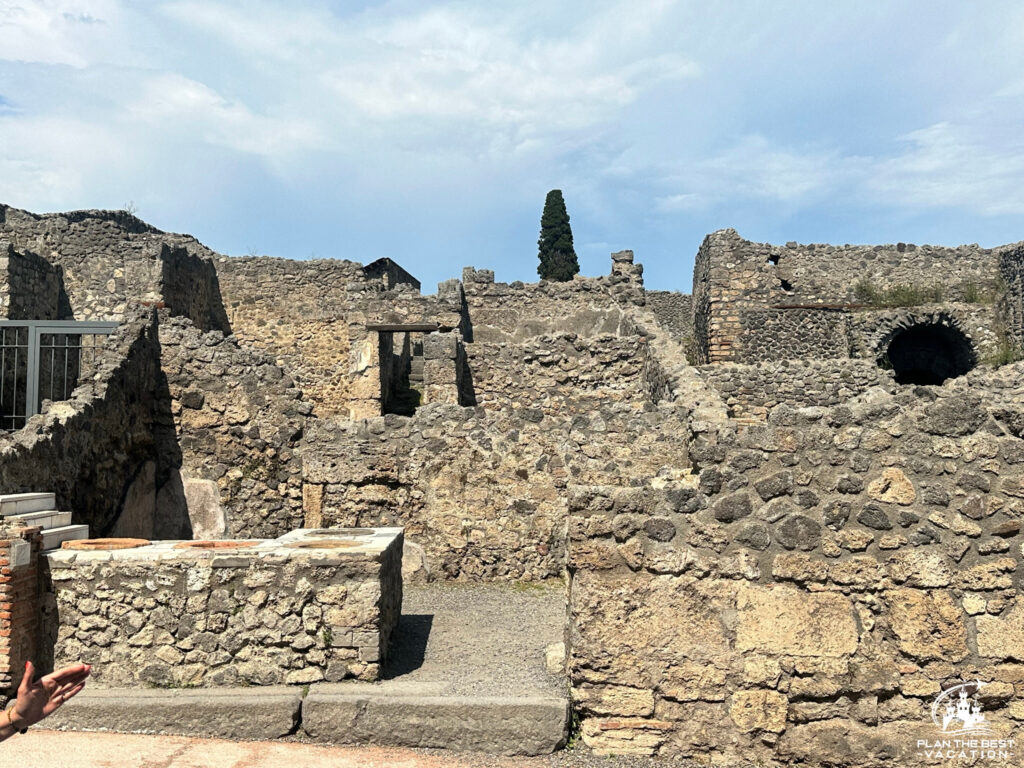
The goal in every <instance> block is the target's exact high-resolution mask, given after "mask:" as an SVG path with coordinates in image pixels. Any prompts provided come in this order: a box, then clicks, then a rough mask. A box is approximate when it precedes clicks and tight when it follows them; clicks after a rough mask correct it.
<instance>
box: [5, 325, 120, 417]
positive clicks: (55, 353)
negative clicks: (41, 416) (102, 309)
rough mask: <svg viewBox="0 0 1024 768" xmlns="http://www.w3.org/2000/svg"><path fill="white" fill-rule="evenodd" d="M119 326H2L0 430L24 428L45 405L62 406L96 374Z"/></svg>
mask: <svg viewBox="0 0 1024 768" xmlns="http://www.w3.org/2000/svg"><path fill="white" fill-rule="evenodd" d="M116 327H117V323H96V322H76V321H39V320H34V321H33V320H29V321H15V320H4V321H0V429H4V430H15V429H21V428H22V427H23V426H25V422H26V421H27V420H28V418H29V417H31V416H33V415H34V414H36V413H39V411H40V409H41V408H42V404H43V401H44V400H54V401H56V400H66V399H67V398H69V397H70V396H71V393H72V392H73V391H74V389H75V387H77V386H78V384H79V382H80V381H82V379H83V378H84V377H87V376H89V375H90V373H91V372H92V371H93V370H94V369H95V364H96V357H97V353H98V351H99V349H100V348H101V347H102V346H103V343H104V340H105V337H106V336H107V335H109V334H110V333H112V332H113V331H114V329H115V328H116Z"/></svg>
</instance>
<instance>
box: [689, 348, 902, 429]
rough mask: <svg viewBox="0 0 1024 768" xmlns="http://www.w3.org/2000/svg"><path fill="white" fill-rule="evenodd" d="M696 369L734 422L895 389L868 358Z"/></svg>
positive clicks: (890, 377)
mask: <svg viewBox="0 0 1024 768" xmlns="http://www.w3.org/2000/svg"><path fill="white" fill-rule="evenodd" d="M699 371H700V375H701V376H702V377H703V378H704V380H705V381H707V382H708V383H709V384H710V385H711V386H712V387H714V388H715V389H716V390H717V391H718V392H719V393H720V394H721V396H722V399H723V400H724V401H725V403H726V405H727V406H728V408H729V414H730V415H731V416H734V417H736V418H756V419H764V418H765V417H766V416H767V413H768V411H770V410H771V409H772V408H774V407H775V406H776V405H779V404H780V403H787V404H789V405H793V406H797V407H803V406H830V405H839V404H840V403H844V402H846V401H847V400H849V399H851V398H853V397H855V396H856V395H859V394H861V393H863V392H865V391H866V390H868V389H870V388H871V387H876V386H881V387H885V388H886V389H887V390H889V391H894V390H895V383H894V381H893V375H892V371H886V370H883V369H881V368H879V367H878V366H877V365H876V364H875V363H874V362H873V361H870V360H794V361H793V362H785V361H784V362H782V363H758V364H756V365H741V364H738V363H717V364H714V365H704V366H701V367H700V368H699Z"/></svg>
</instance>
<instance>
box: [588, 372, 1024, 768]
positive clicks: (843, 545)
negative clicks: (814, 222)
mask: <svg viewBox="0 0 1024 768" xmlns="http://www.w3.org/2000/svg"><path fill="white" fill-rule="evenodd" d="M1013 373H1014V372H1012V371H1011V372H1009V373H1006V376H1008V377H1009V376H1011V375H1012V374H1013ZM1020 373H1021V371H1019V370H1018V371H1016V374H1017V375H1018V376H1019V374H1020ZM977 375H978V376H980V375H981V373H980V372H979V373H978V374H977ZM918 392H919V393H926V394H921V397H918V396H917V395H915V394H914V392H913V391H911V390H908V389H904V390H901V391H900V393H899V394H897V395H895V396H893V395H890V394H888V393H885V392H883V391H881V390H872V391H870V392H868V393H865V394H864V395H862V396H861V397H859V398H856V399H854V400H852V401H850V402H849V403H848V404H845V405H839V406H836V407H833V408H820V407H811V408H802V409H798V408H793V407H790V406H786V405H780V406H778V407H776V408H775V409H774V410H773V411H772V412H771V414H770V416H769V419H768V423H767V424H766V425H763V426H750V427H744V426H739V427H737V426H736V425H734V424H729V423H722V424H719V425H718V426H717V427H713V428H708V427H707V426H705V427H703V428H702V431H701V432H700V433H699V434H697V435H695V436H694V442H693V444H692V448H691V457H692V458H693V460H694V462H695V471H694V473H693V475H692V476H690V477H689V478H686V477H683V478H679V479H676V480H673V481H670V482H664V481H663V482H660V483H656V484H654V485H655V486H656V487H649V488H646V489H645V488H622V487H616V488H594V487H586V488H576V489H574V492H573V495H572V499H571V502H570V506H571V517H570V522H569V531H570V546H569V562H570V570H571V572H572V588H571V622H572V632H571V634H572V637H571V641H572V659H571V676H572V686H573V692H574V696H575V698H576V700H577V702H578V704H579V707H580V709H581V714H582V734H583V738H584V740H585V741H587V742H588V743H589V744H591V745H592V746H593V747H595V748H596V749H598V750H599V751H603V752H612V753H615V754H626V753H630V752H638V753H646V754H651V753H655V752H657V753H660V754H663V755H679V756H691V757H695V758H698V759H709V758H710V757H711V756H712V755H714V757H716V758H717V759H725V760H735V761H744V762H745V761H753V762H758V763H760V762H767V761H770V760H779V761H782V762H784V763H793V764H811V765H820V764H824V765H831V766H841V765H851V766H852V765H856V766H876V765H877V766H881V765H891V764H892V763H893V762H894V761H895V762H898V763H899V764H900V765H926V764H933V763H932V762H930V761H929V760H927V759H926V758H925V757H924V756H923V755H919V754H917V753H918V752H919V749H918V745H917V741H916V740H917V739H925V738H927V739H931V740H932V741H934V740H936V739H938V738H941V732H940V728H939V727H936V726H935V725H933V724H932V722H931V720H930V708H931V705H932V702H933V700H934V699H935V697H936V696H937V695H938V694H939V693H940V691H942V690H943V689H944V688H948V687H949V686H951V685H953V684H955V683H960V682H966V681H972V680H975V679H978V680H980V681H981V682H982V683H984V686H983V687H982V688H981V690H980V700H981V703H982V706H983V707H984V709H985V712H986V716H987V718H988V721H989V723H990V724H991V725H992V727H993V729H994V732H995V734H996V735H997V737H1002V738H1005V737H1007V736H1010V737H1012V736H1013V731H1014V730H1015V729H1016V728H1017V723H1016V722H1015V721H1016V720H1017V719H1019V718H1021V717H1024V710H1022V709H1021V706H1020V700H1021V697H1024V665H1021V664H1020V663H1019V661H1020V659H1021V658H1024V652H1022V650H1021V648H1020V645H1021V642H1022V638H1024V597H1021V596H1020V595H1018V589H1019V583H1020V577H1021V573H1022V572H1021V567H1020V556H1021V549H1020V544H1021V543H1022V540H1024V539H1022V536H1021V523H1020V519H1021V517H1022V515H1024V470H1022V467H1024V441H1022V440H1021V439H1020V437H1018V436H1017V435H1019V434H1020V433H1019V426H1018V427H1015V426H1014V424H1015V423H1017V424H1018V425H1019V419H1020V412H1021V407H1022V405H1021V404H1022V399H1021V398H1020V395H1019V393H1020V389H1019V385H1018V389H1017V397H1016V398H1015V399H1014V400H1013V402H1014V403H1015V405H1014V406H1009V405H1007V406H1006V407H1005V409H1004V410H1002V411H1000V412H998V413H997V414H993V413H990V412H989V410H988V409H987V407H986V403H985V402H984V401H983V399H982V398H981V396H980V395H979V394H978V393H977V391H976V390H975V389H972V388H970V387H968V385H967V383H966V382H964V381H963V380H960V381H957V382H955V383H951V384H947V385H946V386H944V387H933V388H927V390H924V389H919V390H918ZM1004 403H1009V399H1008V398H1006V399H1004ZM996 415H998V416H999V418H998V419H997V418H995V416H996ZM1015 429H1017V430H1018V431H1017V432H1015V431H1014V430H1015Z"/></svg>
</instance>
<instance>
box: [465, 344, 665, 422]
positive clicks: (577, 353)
mask: <svg viewBox="0 0 1024 768" xmlns="http://www.w3.org/2000/svg"><path fill="white" fill-rule="evenodd" d="M466 355H467V361H468V364H469V370H470V372H471V374H472V388H473V399H474V402H475V403H476V404H477V405H482V406H483V407H485V408H488V409H495V408H506V407H518V408H522V407H528V408H540V409H541V410H543V411H544V413H545V414H547V415H559V414H565V413H566V412H567V409H569V408H575V409H577V410H579V411H580V412H589V411H591V410H594V409H597V408H600V407H602V406H603V405H607V404H610V403H615V402H622V401H630V402H633V403H634V404H635V406H636V407H637V408H642V407H643V404H644V403H645V402H657V400H659V399H660V396H661V395H663V394H664V392H663V390H661V389H659V382H658V381H657V380H655V381H652V382H648V381H647V376H648V374H651V375H652V376H654V377H655V379H656V376H657V374H656V373H654V370H655V366H656V365H657V363H656V362H655V361H653V360H651V352H650V350H649V348H648V345H647V344H646V342H645V340H644V339H643V337H640V336H624V337H618V336H596V337H590V338H584V337H580V336H577V335H575V334H563V335H557V336H540V337H537V338H535V339H531V340H529V341H525V342H523V343H521V344H510V343H500V344H495V343H476V344H468V345H466Z"/></svg>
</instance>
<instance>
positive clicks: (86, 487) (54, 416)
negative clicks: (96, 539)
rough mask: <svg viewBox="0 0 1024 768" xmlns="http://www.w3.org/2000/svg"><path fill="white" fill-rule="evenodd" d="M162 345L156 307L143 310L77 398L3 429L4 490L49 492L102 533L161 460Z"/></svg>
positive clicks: (108, 347)
mask: <svg viewBox="0 0 1024 768" xmlns="http://www.w3.org/2000/svg"><path fill="white" fill-rule="evenodd" d="M159 361H160V349H159V344H158V341H157V331H156V325H155V320H154V315H153V311H152V310H148V311H145V310H139V311H136V312H135V313H134V314H131V315H129V318H128V319H127V321H126V322H125V323H124V324H123V325H122V326H121V327H119V328H118V330H117V331H116V332H115V333H114V334H113V335H112V336H111V337H110V338H109V339H108V340H107V342H106V344H105V346H104V347H103V350H102V351H101V352H100V353H99V357H98V359H97V362H96V365H95V367H94V369H93V370H94V373H93V376H92V377H91V378H88V379H86V380H85V381H83V382H82V384H81V385H80V386H79V387H78V388H77V389H76V390H75V391H74V393H73V396H72V397H71V399H69V400H66V401H61V402H58V403H53V404H51V405H50V406H49V410H47V411H46V412H45V413H42V414H39V415H36V416H33V417H32V418H31V419H29V420H28V423H27V425H26V426H25V427H24V428H22V429H20V430H18V431H16V432H0V493H19V492H29V491H38V490H40V489H45V490H48V491H53V492H55V493H56V494H57V503H58V505H59V508H60V509H62V510H66V509H69V510H71V511H72V512H73V513H74V518H73V520H74V522H75V523H88V524H89V525H90V526H91V528H92V532H93V533H94V534H97V535H103V534H105V533H107V532H108V531H110V530H111V529H112V527H113V526H114V525H115V523H116V520H117V516H118V514H119V513H120V512H121V509H122V506H123V504H124V503H125V500H126V499H127V498H128V497H129V496H130V495H131V493H132V488H133V485H134V483H135V481H136V480H137V479H138V478H139V477H140V475H141V474H142V473H143V472H144V470H145V467H146V465H147V464H151V463H152V462H153V461H154V459H155V441H154V436H153V429H154V414H155V410H154V406H155V401H156V399H157V394H156V393H157V390H158V387H159V376H158V372H159Z"/></svg>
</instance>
